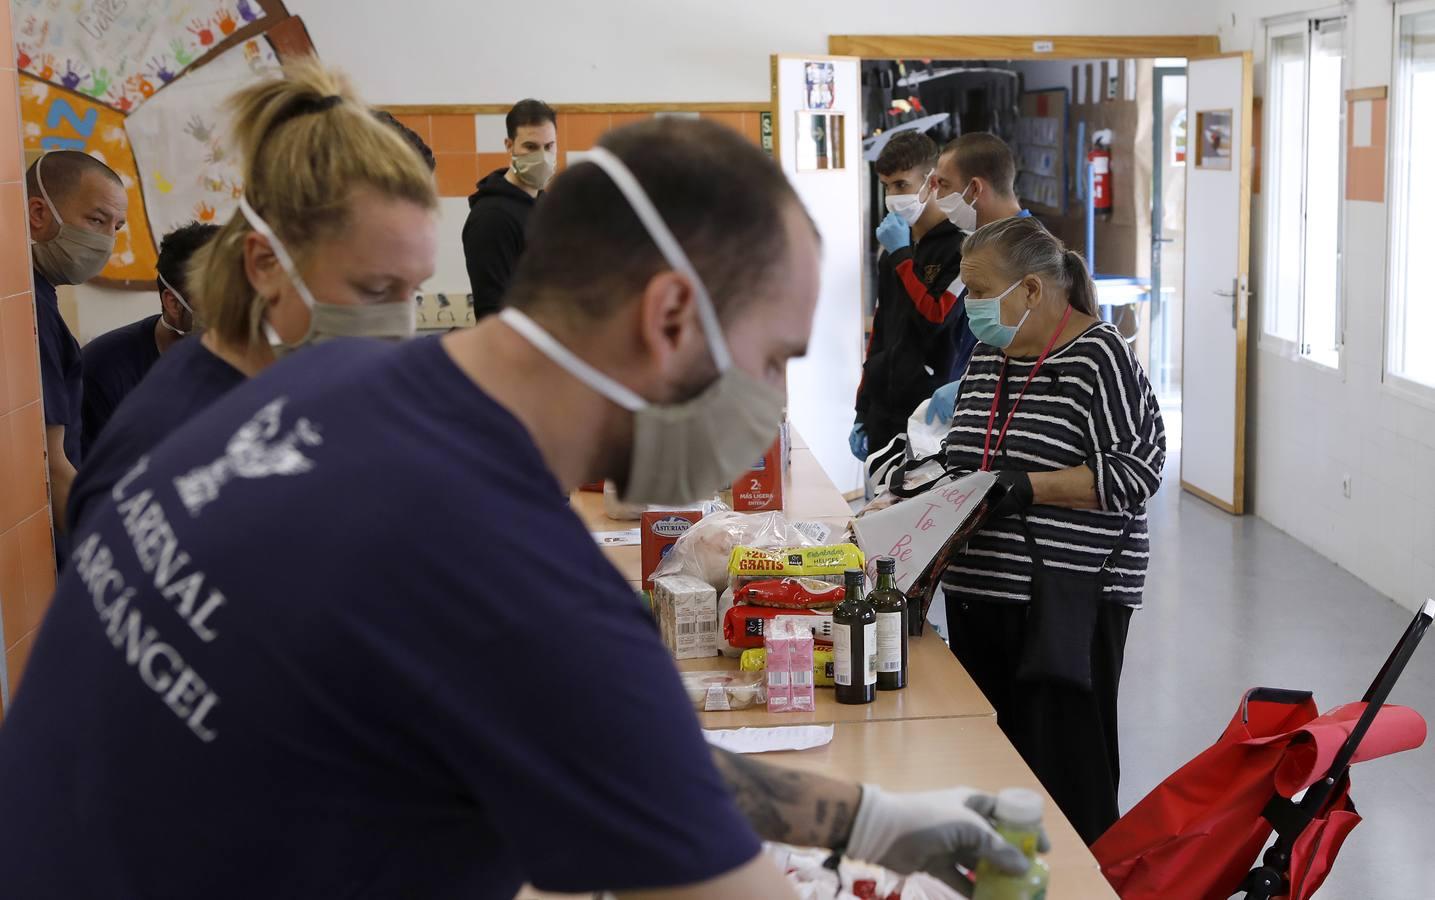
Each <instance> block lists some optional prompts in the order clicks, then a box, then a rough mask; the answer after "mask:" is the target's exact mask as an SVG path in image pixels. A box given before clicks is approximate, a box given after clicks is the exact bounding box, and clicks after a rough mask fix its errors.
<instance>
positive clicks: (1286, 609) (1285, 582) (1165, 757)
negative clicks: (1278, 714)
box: [1121, 458, 1435, 900]
mask: <svg viewBox="0 0 1435 900" xmlns="http://www.w3.org/2000/svg"><path fill="white" fill-rule="evenodd" d="M1179 471H1180V468H1179V459H1178V458H1173V459H1172V460H1170V462H1169V464H1168V467H1167V484H1166V486H1165V487H1164V488H1163V490H1162V491H1161V493H1160V494H1159V495H1158V496H1157V498H1156V500H1154V501H1153V502H1152V506H1151V516H1152V525H1151V535H1152V553H1151V570H1150V576H1149V579H1148V581H1147V587H1146V608H1145V609H1143V610H1141V611H1140V612H1138V613H1137V614H1136V616H1135V618H1134V619H1133V620H1132V626H1131V634H1130V638H1129V641H1128V643H1127V651H1126V652H1127V655H1126V668H1125V673H1124V675H1123V678H1122V690H1121V717H1122V718H1121V743H1122V747H1121V752H1122V760H1123V778H1122V789H1121V806H1122V809H1123V810H1125V809H1129V808H1130V807H1131V806H1132V805H1133V804H1135V803H1136V802H1137V801H1138V800H1139V799H1141V797H1142V796H1144V795H1145V794H1146V792H1147V791H1149V790H1150V789H1151V788H1152V787H1154V786H1155V785H1156V784H1157V783H1159V782H1160V781H1161V780H1162V779H1163V778H1165V777H1166V776H1167V775H1169V774H1170V773H1171V772H1173V771H1175V770H1176V769H1177V768H1179V767H1180V766H1181V765H1183V764H1184V763H1185V762H1186V761H1187V760H1189V759H1190V758H1191V757H1193V756H1195V755H1196V754H1197V753H1199V752H1200V751H1201V750H1203V749H1204V748H1205V747H1207V746H1208V745H1209V744H1210V743H1211V742H1212V741H1214V740H1215V739H1216V738H1217V737H1218V736H1219V735H1220V732H1221V731H1222V730H1223V729H1224V727H1225V725H1226V723H1227V722H1228V721H1229V720H1230V717H1231V715H1232V713H1233V712H1234V711H1235V708H1236V704H1237V702H1238V701H1239V699H1240V697H1241V695H1242V694H1243V693H1244V692H1245V690H1246V689H1247V688H1249V687H1254V686H1257V685H1263V686H1270V687H1286V688H1299V689H1304V690H1312V691H1314V692H1315V697H1316V701H1317V702H1318V703H1319V704H1320V707H1321V709H1322V710H1324V709H1328V708H1329V707H1331V706H1335V705H1338V704H1340V703H1344V702H1347V701H1351V700H1359V699H1360V697H1361V695H1362V694H1363V693H1364V691H1365V689H1366V687H1367V686H1368V684H1369V682H1370V680H1371V679H1372V678H1373V677H1374V676H1375V673H1376V671H1377V670H1378V669H1379V667H1380V665H1381V663H1382V662H1383V661H1384V660H1385V657H1386V655H1387V654H1388V653H1389V652H1390V649H1391V648H1392V647H1393V646H1394V644H1395V641H1396V639H1397V638H1399V636H1400V634H1401V633H1402V631H1403V630H1404V628H1405V626H1406V625H1407V624H1408V623H1409V621H1410V618H1411V614H1410V613H1407V612H1406V611H1405V610H1404V609H1401V608H1400V607H1398V606H1396V605H1395V604H1394V603H1393V602H1392V601H1390V600H1389V599H1387V598H1386V597H1384V596H1383V595H1381V594H1379V593H1377V592H1376V591H1375V590H1373V589H1372V588H1370V587H1368V586H1366V585H1365V584H1363V583H1362V582H1360V581H1359V580H1357V579H1356V578H1355V577H1354V576H1352V575H1350V574H1349V573H1348V572H1345V571H1343V570H1342V569H1340V568H1338V567H1336V566H1335V565H1334V564H1332V563H1331V562H1329V561H1328V560H1326V559H1325V558H1324V557H1322V556H1320V555H1319V554H1317V553H1315V552H1314V551H1312V550H1310V549H1308V548H1307V547H1305V546H1304V545H1303V544H1300V543H1298V542H1296V541H1295V540H1293V539H1292V538H1290V537H1288V536H1287V535H1285V534H1284V533H1283V532H1280V531H1278V530H1276V529H1275V528H1273V527H1272V526H1270V525H1268V524H1267V523H1265V522H1264V521H1262V520H1260V519H1258V518H1256V517H1254V516H1246V517H1243V518H1235V517H1232V516H1228V515H1226V514H1225V513H1223V512H1220V511H1219V510H1216V509H1215V508H1213V507H1211V506H1208V505H1206V504H1205V503H1203V502H1201V501H1200V500H1197V499H1195V498H1193V497H1191V496H1189V495H1183V494H1182V493H1181V492H1180V490H1179V488H1178V485H1177V481H1178V479H1177V474H1176V473H1178V472H1179ZM1430 589H1431V593H1432V594H1435V585H1431V588H1430ZM1392 702H1396V703H1404V704H1407V705H1409V706H1413V707H1415V708H1416V709H1417V710H1419V711H1420V712H1421V713H1422V714H1424V715H1425V716H1426V717H1427V718H1429V719H1431V720H1432V721H1435V634H1432V635H1430V636H1428V637H1427V639H1426V643H1425V644H1424V645H1422V646H1421V647H1420V649H1419V651H1417V653H1416V655H1415V658H1414V659H1413V660H1412V661H1411V664H1410V667H1409V668H1408V669H1407V670H1406V672H1405V675H1404V677H1403V678H1402V679H1401V682H1400V684H1399V685H1398V686H1397V687H1396V691H1395V694H1394V695H1393V697H1392ZM1352 781H1353V789H1352V796H1353V797H1354V799H1355V803H1356V806H1357V808H1358V809H1359V810H1360V812H1361V814H1362V815H1363V816H1365V821H1364V822H1363V823H1362V824H1361V825H1360V827H1359V828H1357V829H1356V830H1355V832H1354V833H1353V834H1352V835H1351V837H1350V839H1349V841H1348V842H1347V843H1346V845H1345V847H1344V849H1343V850H1342V852H1341V855H1340V859H1339V860H1338V861H1337V863H1336V865H1335V869H1334V871H1333V872H1332V874H1331V876H1330V878H1329V880H1328V881H1327V882H1326V885H1325V887H1324V888H1322V890H1321V891H1320V892H1319V896H1320V897H1322V898H1330V900H1347V898H1348V900H1365V898H1377V897H1378V898H1382V900H1431V898H1435V854H1432V850H1431V848H1432V847H1435V815H1432V813H1435V741H1432V743H1431V744H1427V746H1425V747H1422V748H1421V749H1419V750H1415V751H1413V752H1410V753H1406V754H1402V755H1399V756H1394V757H1390V758H1387V759H1381V760H1375V761H1372V762H1369V763H1364V764H1362V765H1360V766H1358V767H1357V768H1356V769H1355V772H1354V775H1353V779H1352Z"/></svg>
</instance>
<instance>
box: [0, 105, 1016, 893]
mask: <svg viewBox="0 0 1435 900" xmlns="http://www.w3.org/2000/svg"><path fill="white" fill-rule="evenodd" d="M603 147H604V149H602V150H599V151H595V152H594V154H593V155H591V156H590V157H589V160H590V162H589V163H588V164H578V165H574V166H571V167H570V168H569V170H568V172H567V173H565V174H564V175H563V176H561V177H560V178H559V179H558V181H557V183H556V185H555V187H554V189H553V191H552V196H551V199H550V200H549V201H547V202H546V203H545V205H544V207H542V208H540V210H538V211H537V212H536V213H535V216H537V217H538V218H537V219H536V222H541V224H542V225H543V227H542V228H537V229H535V237H534V241H533V243H532V244H531V245H530V247H529V251H528V253H527V255H525V257H524V260H523V262H522V263H521V264H520V267H519V271H518V274H517V277H516V279H515V282H514V285H513V289H512V291H511V293H510V294H509V296H508V298H507V299H508V302H509V304H510V307H509V309H508V310H506V311H505V312H504V313H503V314H502V315H501V316H497V317H492V318H490V319H489V320H486V321H485V322H483V323H482V324H480V325H479V326H478V327H475V328H473V329H469V330H466V331H458V332H454V333H452V334H450V335H448V336H446V337H445V338H443V339H442V340H438V339H429V340H419V341H413V342H409V343H407V344H404V345H398V346H394V345H389V344H382V343H378V342H371V341H362V340H338V341H334V342H332V343H329V344H325V345H321V346H316V347H313V348H311V349H308V350H306V351H305V352H304V353H301V354H296V355H294V356H292V357H290V358H288V359H286V360H284V361H282V362H280V363H279V364H278V365H276V366H274V367H273V368H272V369H270V370H268V371H267V372H265V373H264V374H262V375H260V376H258V377H257V378H255V379H252V380H251V381H248V382H246V383H245V384H243V385H240V386H239V387H237V388H235V389H234V390H233V391H231V392H229V393H228V394H226V395H225V396H224V397H223V398H222V399H221V400H219V401H218V402H216V403H215V404H214V405H213V406H212V407H211V408H210V409H208V410H207V411H205V412H204V413H202V414H200V415H199V416H197V417H196V418H195V419H193V420H191V421H190V422H189V423H188V424H187V425H186V426H184V427H183V428H181V429H180V430H178V431H177V432H175V433H174V434H173V435H171V436H170V437H169V438H168V439H166V440H165V441H163V442H162V443H161V444H160V445H159V446H157V447H155V448H154V449H153V450H152V451H151V452H149V453H148V454H146V455H145V456H143V457H141V458H140V460H139V461H138V462H137V463H135V465H134V466H133V467H132V468H131V469H130V471H128V472H127V473H126V474H125V476H124V477H123V478H121V479H120V480H119V481H118V482H116V484H115V485H114V487H113V488H112V489H111V491H110V492H109V496H108V497H107V498H105V499H104V500H103V501H102V502H101V503H99V504H98V505H97V508H96V509H95V510H94V511H93V512H92V513H91V514H90V516H89V517H88V518H86V520H85V521H84V524H83V526H82V527H81V528H80V529H79V531H78V533H77V534H76V535H75V549H74V554H73V562H72V565H71V566H70V567H69V569H68V570H67V571H66V574H65V576H64V577H63V579H62V580H61V583H60V586H59V588H58V590H57V593H56V596H55V600H54V603H53V605H52V607H51V610H50V613H49V616H48V617H47V619H46V622H45V625H44V628H43V629H42V631H41V634H40V637H39V639H38V640H37V642H36V646H35V648H34V651H33V654H32V656H31V658H30V663H29V667H28V669H27V671H26V674H25V681H24V689H23V690H22V691H20V692H19V693H18V695H17V698H16V701H15V703H14V704H13V706H12V708H11V709H10V710H9V711H7V717H6V721H5V724H4V727H3V729H0V846H3V847H4V848H5V850H4V853H3V854H0V882H3V883H4V884H5V885H6V890H7V891H9V892H11V893H14V894H15V895H16V896H25V897H38V896H55V897H82V896H107V897H195V896H203V897H209V898H226V897H235V898H241V897H242V898H250V897H281V896H282V897H334V896H356V895H363V896H374V897H391V896H405V897H450V896H452V897H460V896H461V897H468V898H493V900H509V898H511V897H512V896H513V895H514V893H515V891H516V889H517V888H518V887H519V885H520V884H521V883H522V882H523V881H524V880H527V881H529V882H531V883H532V884H534V885H535V886H536V887H538V888H540V889H544V890H553V891H564V892H580V891H581V892H589V891H595V890H600V889H607V890H613V891H616V892H618V893H620V894H624V893H627V892H632V891H638V890H651V891H653V893H651V894H646V895H645V896H652V897H677V896H681V897H684V898H692V900H707V898H712V900H717V898H733V897H784V896H791V893H790V889H789V888H788V887H787V886H786V884H785V882H784V880H783V878H782V876H781V874H780V873H779V872H778V871H777V870H776V869H775V868H774V867H773V866H772V865H771V864H770V863H769V862H767V861H766V860H765V859H764V858H763V857H762V856H761V855H760V854H759V844H758V838H759V836H761V837H764V838H772V839H781V840H787V841H790V842H794V843H801V844H825V845H828V846H836V847H843V846H845V848H846V850H847V852H848V853H849V854H851V855H854V856H857V857H862V858H866V859H871V860H874V861H877V862H881V863H884V864H886V865H888V866H890V867H893V868H898V869H901V870H903V871H911V870H914V869H916V868H919V867H924V866H925V867H929V868H931V869H932V870H933V871H935V872H937V873H938V874H941V875H942V876H943V877H947V878H949V879H955V878H956V877H957V872H956V870H955V868H954V864H955V863H957V862H960V863H962V864H964V865H967V866H971V865H974V864H975V863H976V862H977V860H978V859H979V858H985V859H990V860H992V861H994V862H995V863H997V864H998V865H1001V866H1004V867H1005V868H1006V869H1008V870H1010V871H1013V872H1019V871H1022V870H1024V869H1025V867H1026V865H1027V863H1026V860H1025V857H1023V856H1022V855H1021V853H1020V851H1018V850H1016V849H1015V848H1013V847H1011V846H1009V845H1007V844H1005V843H1004V842H1003V841H1001V839H1000V838H999V837H997V836H996V834H995V832H994V831H993V830H992V829H991V827H990V825H989V824H988V823H987V822H986V820H985V819H984V818H982V816H980V815H978V814H977V812H975V811H974V809H981V810H982V811H989V810H990V803H991V801H990V798H989V797H984V796H981V795H973V794H972V792H969V791H966V790H962V789H954V790H950V791H938V792H929V793H924V794H911V795H899V794H890V793H887V792H885V791H882V790H881V789H880V788H877V787H875V786H872V785H867V786H862V787H859V786H857V785H853V784H847V783H843V782H840V781H836V780H833V779H827V778H822V777H818V776H812V775H806V774H802V773H797V772H792V771H788V770H783V769H778V768H775V767H771V766H768V765H765V764H763V763H761V762H758V761H755V760H751V759H743V758H738V757H734V756H731V755H728V754H723V753H712V752H710V751H709V750H708V748H707V747H706V746H705V744H704V742H703V739H702V736H701V733H700V731H699V729H698V727H697V721H696V717H695V715H694V714H693V712H692V707H691V704H690V701H689V700H688V698H687V696H686V694H685V692H684V691H683V689H682V687H681V685H680V683H679V681H678V679H677V678H676V675H675V672H674V667H673V664H672V661H671V660H670V659H669V657H668V655H667V653H666V651H665V650H664V649H663V646H662V644H661V642H660V640H659V638H658V635H657V630H656V628H655V627H654V624H653V622H652V619H651V618H650V616H649V615H648V613H647V611H646V610H645V609H644V608H643V606H642V605H641V603H640V602H639V601H638V600H637V598H636V596H635V594H634V591H633V590H632V588H631V587H630V586H629V585H628V584H627V583H625V582H624V581H623V579H622V577H621V576H620V575H619V574H618V572H617V571H616V570H615V569H614V568H613V567H612V565H611V564H609V563H608V562H607V561H606V559H605V558H604V556H603V554H602V552H601V551H600V549H599V548H598V546H597V544H596V543H595V542H594V541H593V539H592V536H591V535H590V534H588V532H587V531H586V529H585V528H584V527H583V524H582V523H581V521H580V520H579V519H578V518H577V517H576V516H575V515H574V514H573V512H572V511H571V510H570V509H569V508H568V504H567V501H566V494H567V492H568V491H570V490H571V489H573V488H574V487H575V486H577V485H579V484H581V483H584V482H587V481H592V480H601V479H605V478H611V479H613V480H615V481H616V482H617V484H618V485H619V487H620V490H621V492H622V493H623V495H624V497H625V498H626V499H628V500H630V501H634V502H651V503H660V502H677V501H682V500H691V499H693V498H694V497H697V496H699V495H704V494H707V493H708V492H710V491H713V490H715V489H716V488H718V487H719V486H721V484H723V483H725V482H727V481H729V480H730V479H731V478H732V476H733V475H734V473H736V472H737V471H739V470H741V469H743V468H745V467H746V466H747V465H749V464H750V461H751V459H752V457H753V456H754V455H756V454H757V453H759V452H760V451H761V448H762V447H763V446H766V444H767V442H769V441H770V440H771V438H772V436H773V434H774V433H775V431H776V429H777V426H778V421H779V419H780V416H781V409H782V400H783V397H782V392H781V389H780V388H781V384H782V378H783V373H784V371H785V369H786V364H787V361H788V360H789V359H790V358H792V357H794V356H798V355H801V354H802V353H803V351H804V350H805V348H806V345H807V341H808V337H809V333H810V331H811V324H812V316H813V312H814V309H815V305H816V298H817V284H818V263H817V260H818V247H817V237H816V234H815V230H814V228H813V226H812V223H811V221H810V220H809V219H808V218H807V216H806V215H805V213H804V212H803V210H802V207H801V205H800V203H799V202H798V200H797V199H796V197H795V195H794V194H793V193H792V189H791V188H790V187H789V186H788V184H787V182H786V180H785V179H784V178H783V176H782V174H781V172H780V171H778V170H777V169H776V168H775V167H773V166H772V165H771V163H770V162H769V161H768V160H767V159H766V158H765V157H764V156H763V155H762V154H761V153H760V152H759V151H757V150H756V148H754V147H752V146H750V145H748V144H747V143H746V142H745V141H744V140H743V139H742V138H741V137H740V136H739V135H736V134H735V133H731V132H728V131H726V130H725V129H723V128H722V127H721V126H719V125H715V124H713V123H709V122H701V121H683V120H666V121H664V120H655V121H653V122H651V123H645V124H642V125H637V126H632V127H630V128H627V129H623V130H620V131H617V132H613V133H611V134H610V135H608V136H606V137H605V138H604V141H603ZM650 197H652V198H659V199H660V202H661V204H662V207H661V209H660V210H659V209H655V208H654V207H653V201H652V200H650V199H649V198H650ZM270 240H272V239H270ZM659 248H661V249H659ZM753 248H757V249H756V251H754V249H753ZM754 252H756V254H757V256H756V257H754V256H753V253H754ZM279 256H280V258H281V259H283V258H284V255H283V254H279ZM614 260H622V261H623V264H622V265H621V266H614V265H612V264H611V263H612V261H614ZM739 261H741V262H742V264H741V265H739V264H738V263H739ZM430 267H431V263H430ZM289 277H290V278H291V279H293V280H295V282H296V284H297V283H298V281H299V276H298V274H297V273H296V272H290V273H289ZM708 289H711V290H712V294H711V296H709V294H708ZM456 539H457V543H455V540H456ZM679 885H681V886H683V887H681V888H678V889H673V890H665V889H668V888H674V886H679Z"/></svg>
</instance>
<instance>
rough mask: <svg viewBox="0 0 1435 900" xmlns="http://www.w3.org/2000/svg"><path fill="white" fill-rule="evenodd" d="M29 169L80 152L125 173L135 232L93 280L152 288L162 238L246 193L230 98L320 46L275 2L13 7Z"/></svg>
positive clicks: (18, 1) (25, 1) (186, 0)
mask: <svg viewBox="0 0 1435 900" xmlns="http://www.w3.org/2000/svg"><path fill="white" fill-rule="evenodd" d="M11 6H12V19H13V23H14V33H15V35H14V36H15V52H16V64H17V68H18V69H19V70H20V116H21V124H22V131H23V135H24V145H25V154H26V160H27V164H28V162H29V161H32V160H33V159H34V158H36V157H38V156H39V155H40V154H41V153H44V152H46V151H49V150H80V151H83V152H86V153H89V154H91V155H92V156H94V157H96V158H97V159H100V160H102V161H103V162H105V163H106V164H107V165H109V166H110V168H112V169H114V170H115V172H116V173H118V174H119V176H120V180H121V181H122V182H123V183H124V186H125V190H126V192H127V193H128V195H129V217H128V220H129V221H128V225H127V226H126V227H125V228H124V229H123V230H122V231H121V232H120V234H119V235H118V237H117V239H116V242H115V252H114V255H113V256H111V257H110V261H109V264H108V265H107V266H106V267H105V269H104V272H103V273H102V274H101V276H100V277H99V278H97V279H95V281H94V283H97V284H100V285H102V286H105V287H117V288H129V289H152V288H153V286H154V278H155V263H156V260H157V256H158V253H157V244H158V238H159V237H160V236H162V235H163V234H165V233H167V232H168V231H169V230H170V229H172V228H174V227H176V226H177V225H181V224H184V223H185V222H188V221H191V220H194V219H198V220H200V221H221V220H222V219H223V217H225V216H227V215H228V214H229V212H230V211H231V210H232V209H233V207H234V204H235V202H236V199H237V197H238V193H239V191H241V190H242V186H241V185H240V184H239V183H238V170H237V168H236V167H235V163H236V161H235V160H233V159H232V158H230V154H229V151H228V148H227V147H226V144H225V126H226V125H227V123H226V122H225V121H224V120H223V116H222V110H221V107H222V101H223V99H224V98H225V97H227V96H228V95H229V94H231V93H233V92H234V91H235V90H237V89H238V88H240V87H243V86H244V85H245V84H247V83H249V82H251V81H254V80H256V79H259V78H262V77H265V76H266V75H267V74H269V73H271V72H273V71H275V70H277V68H278V66H279V64H280V62H281V61H282V60H284V59H287V58H291V57H294V56H300V55H304V54H308V53H312V52H313V44H312V42H311V41H310V40H309V37H308V34H307V32H306V31H305V30H304V27H303V23H302V22H301V21H300V20H299V19H298V18H297V17H293V16H290V15H289V14H288V12H287V10H285V8H284V4H283V3H282V2H281V0H146V2H144V3H112V2H99V0H94V2H88V3H66V4H60V3H56V2H54V0H12V3H11Z"/></svg>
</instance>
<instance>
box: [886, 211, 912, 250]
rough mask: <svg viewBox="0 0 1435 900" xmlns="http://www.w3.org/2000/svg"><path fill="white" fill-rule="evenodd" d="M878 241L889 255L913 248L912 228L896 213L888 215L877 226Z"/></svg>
mask: <svg viewBox="0 0 1435 900" xmlns="http://www.w3.org/2000/svg"><path fill="white" fill-rule="evenodd" d="M877 241H878V243H880V244H881V245H882V247H883V249H885V250H886V251H887V252H888V253H896V252H897V251H898V250H901V249H902V248H903V247H910V246H912V226H911V225H908V224H907V220H906V219H904V218H902V217H901V216H899V215H897V214H896V213H887V218H885V219H883V220H882V224H881V225H878V226H877Z"/></svg>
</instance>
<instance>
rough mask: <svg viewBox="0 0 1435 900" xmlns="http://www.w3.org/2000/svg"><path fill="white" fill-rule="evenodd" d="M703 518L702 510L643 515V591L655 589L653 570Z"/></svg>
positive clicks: (641, 535) (641, 537)
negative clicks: (679, 539)
mask: <svg viewBox="0 0 1435 900" xmlns="http://www.w3.org/2000/svg"><path fill="white" fill-rule="evenodd" d="M702 517H703V513H702V510H700V509H682V510H671V509H669V510H661V511H650V512H645V513H643V517H642V520H641V525H640V527H641V528H642V531H641V532H640V533H639V534H640V543H641V545H642V551H643V590H645V591H651V590H652V589H653V570H654V569H656V568H657V567H658V563H660V562H662V561H663V557H665V556H667V555H668V553H669V552H670V551H671V550H672V549H673V545H674V544H676V543H677V542H678V538H680V537H682V536H683V535H684V534H687V531H688V529H689V528H692V527H693V525H695V524H696V523H697V522H698V521H699V520H701V519H702Z"/></svg>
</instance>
